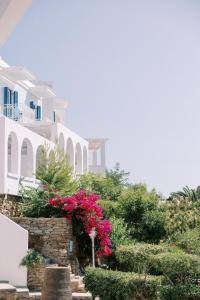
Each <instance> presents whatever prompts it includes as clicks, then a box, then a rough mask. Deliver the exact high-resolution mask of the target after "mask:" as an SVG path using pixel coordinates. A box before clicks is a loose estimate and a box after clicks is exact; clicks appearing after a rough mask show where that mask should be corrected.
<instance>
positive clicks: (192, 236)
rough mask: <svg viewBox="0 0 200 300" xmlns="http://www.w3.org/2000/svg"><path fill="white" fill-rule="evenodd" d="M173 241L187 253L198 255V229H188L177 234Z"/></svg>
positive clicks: (199, 239) (199, 247) (199, 245)
mask: <svg viewBox="0 0 200 300" xmlns="http://www.w3.org/2000/svg"><path fill="white" fill-rule="evenodd" d="M174 243H175V244H176V245H177V246H178V247H179V248H181V249H183V250H184V251H185V252H187V253H190V254H196V255H200V233H199V230H198V229H193V230H188V231H186V232H184V233H182V234H179V235H177V236H176V241H175V242H174Z"/></svg>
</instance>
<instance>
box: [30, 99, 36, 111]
mask: <svg viewBox="0 0 200 300" xmlns="http://www.w3.org/2000/svg"><path fill="white" fill-rule="evenodd" d="M30 108H31V109H35V103H34V101H30Z"/></svg>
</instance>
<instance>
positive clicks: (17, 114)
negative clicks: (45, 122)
mask: <svg viewBox="0 0 200 300" xmlns="http://www.w3.org/2000/svg"><path fill="white" fill-rule="evenodd" d="M0 112H1V113H2V114H3V115H4V116H6V117H8V118H9V119H12V120H14V121H18V122H29V121H33V120H37V119H36V117H35V110H33V109H31V108H29V107H28V106H26V105H24V104H18V105H15V104H3V105H0Z"/></svg>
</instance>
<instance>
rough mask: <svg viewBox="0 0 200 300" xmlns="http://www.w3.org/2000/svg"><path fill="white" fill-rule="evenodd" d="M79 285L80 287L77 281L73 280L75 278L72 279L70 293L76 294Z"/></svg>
mask: <svg viewBox="0 0 200 300" xmlns="http://www.w3.org/2000/svg"><path fill="white" fill-rule="evenodd" d="M79 285H81V283H80V281H79V279H75V278H74V279H72V280H71V281H70V288H71V290H72V292H76V291H77V290H78V288H79Z"/></svg>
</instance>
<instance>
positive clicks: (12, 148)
mask: <svg viewBox="0 0 200 300" xmlns="http://www.w3.org/2000/svg"><path fill="white" fill-rule="evenodd" d="M7 151H8V173H13V174H17V173H18V140H17V136H16V134H15V133H14V132H11V133H10V134H9V136H8V149H7Z"/></svg>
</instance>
